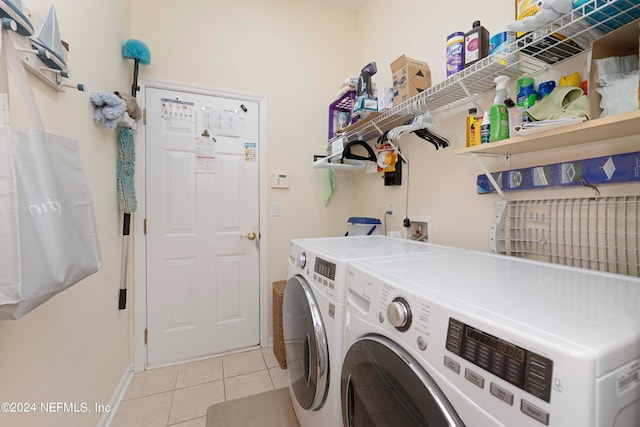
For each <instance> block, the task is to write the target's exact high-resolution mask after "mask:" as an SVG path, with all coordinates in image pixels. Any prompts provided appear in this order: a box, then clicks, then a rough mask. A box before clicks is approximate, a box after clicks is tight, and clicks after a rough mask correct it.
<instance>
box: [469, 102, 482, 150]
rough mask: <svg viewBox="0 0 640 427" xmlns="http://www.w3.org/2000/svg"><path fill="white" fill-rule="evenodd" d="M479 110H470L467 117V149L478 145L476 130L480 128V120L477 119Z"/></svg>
mask: <svg viewBox="0 0 640 427" xmlns="http://www.w3.org/2000/svg"><path fill="white" fill-rule="evenodd" d="M477 112H478V110H476V109H475V108H470V109H469V115H468V116H467V147H473V146H474V145H478V141H479V140H478V139H477V135H479V133H478V132H476V128H479V127H480V125H479V124H478V118H477V117H476V113H477Z"/></svg>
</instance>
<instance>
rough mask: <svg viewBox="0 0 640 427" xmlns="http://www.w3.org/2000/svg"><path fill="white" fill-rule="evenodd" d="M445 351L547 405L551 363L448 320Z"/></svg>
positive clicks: (489, 335)
mask: <svg viewBox="0 0 640 427" xmlns="http://www.w3.org/2000/svg"><path fill="white" fill-rule="evenodd" d="M446 348H447V350H449V351H451V352H452V353H454V354H457V355H458V356H460V357H462V358H463V359H465V360H468V361H469V362H471V363H473V364H474V365H476V366H479V367H480V368H482V369H484V370H486V371H489V372H491V373H492V374H494V375H496V376H498V377H499V378H502V379H503V380H505V381H508V382H509V383H511V384H513V385H515V386H516V387H518V388H520V389H522V390H524V391H526V392H528V393H531V394H532V395H534V396H536V397H538V398H540V399H542V400H544V401H546V402H549V401H550V400H551V387H552V384H551V383H552V381H551V379H552V374H553V361H552V360H550V359H548V358H546V357H543V356H541V355H539V354H536V353H534V352H532V351H529V350H526V349H524V348H521V347H519V346H517V345H514V344H512V343H510V342H509V341H506V340H504V339H501V338H499V337H496V336H494V335H491V334H488V333H486V332H484V331H481V330H480V329H477V328H474V327H472V326H469V325H467V324H464V323H462V322H460V321H458V320H456V319H454V318H449V326H448V329H447V341H446Z"/></svg>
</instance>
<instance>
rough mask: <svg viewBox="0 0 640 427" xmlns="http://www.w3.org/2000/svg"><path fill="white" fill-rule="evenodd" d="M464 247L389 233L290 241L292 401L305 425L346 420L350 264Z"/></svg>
mask: <svg viewBox="0 0 640 427" xmlns="http://www.w3.org/2000/svg"><path fill="white" fill-rule="evenodd" d="M460 250H461V249H457V248H449V247H445V246H439V245H433V244H428V243H419V242H415V241H410V240H405V239H396V238H390V237H386V236H353V237H337V238H319V239H295V240H292V241H291V246H290V252H289V273H288V281H287V286H286V287H285V294H284V301H283V329H284V340H285V354H286V359H287V369H288V373H289V379H290V383H291V387H290V390H291V400H292V402H293V406H294V409H295V412H296V415H297V417H298V420H299V421H300V424H301V426H302V427H316V426H318V427H327V426H339V425H341V424H342V417H341V415H340V389H339V382H340V372H341V366H342V350H343V349H342V344H343V333H344V321H345V318H344V316H345V305H344V302H345V281H346V275H347V263H348V262H349V261H350V260H355V259H364V258H391V257H398V256H402V257H410V256H417V255H418V254H419V255H422V256H426V255H428V254H436V253H447V252H452V251H460Z"/></svg>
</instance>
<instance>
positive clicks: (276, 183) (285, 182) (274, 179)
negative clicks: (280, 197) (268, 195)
mask: <svg viewBox="0 0 640 427" xmlns="http://www.w3.org/2000/svg"><path fill="white" fill-rule="evenodd" d="M271 188H289V174H288V173H286V172H280V173H274V174H271Z"/></svg>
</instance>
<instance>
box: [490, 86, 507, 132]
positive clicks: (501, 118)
mask: <svg viewBox="0 0 640 427" xmlns="http://www.w3.org/2000/svg"><path fill="white" fill-rule="evenodd" d="M493 81H494V82H495V83H496V96H495V98H494V99H493V105H492V106H491V109H490V110H489V115H490V117H491V126H490V127H489V132H490V133H489V142H494V141H500V140H502V139H507V138H509V112H508V111H507V106H506V105H505V103H504V102H505V100H506V99H507V86H508V85H509V82H510V81H511V79H510V78H509V77H508V76H498V77H496V78H495V79H494V80H493Z"/></svg>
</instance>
